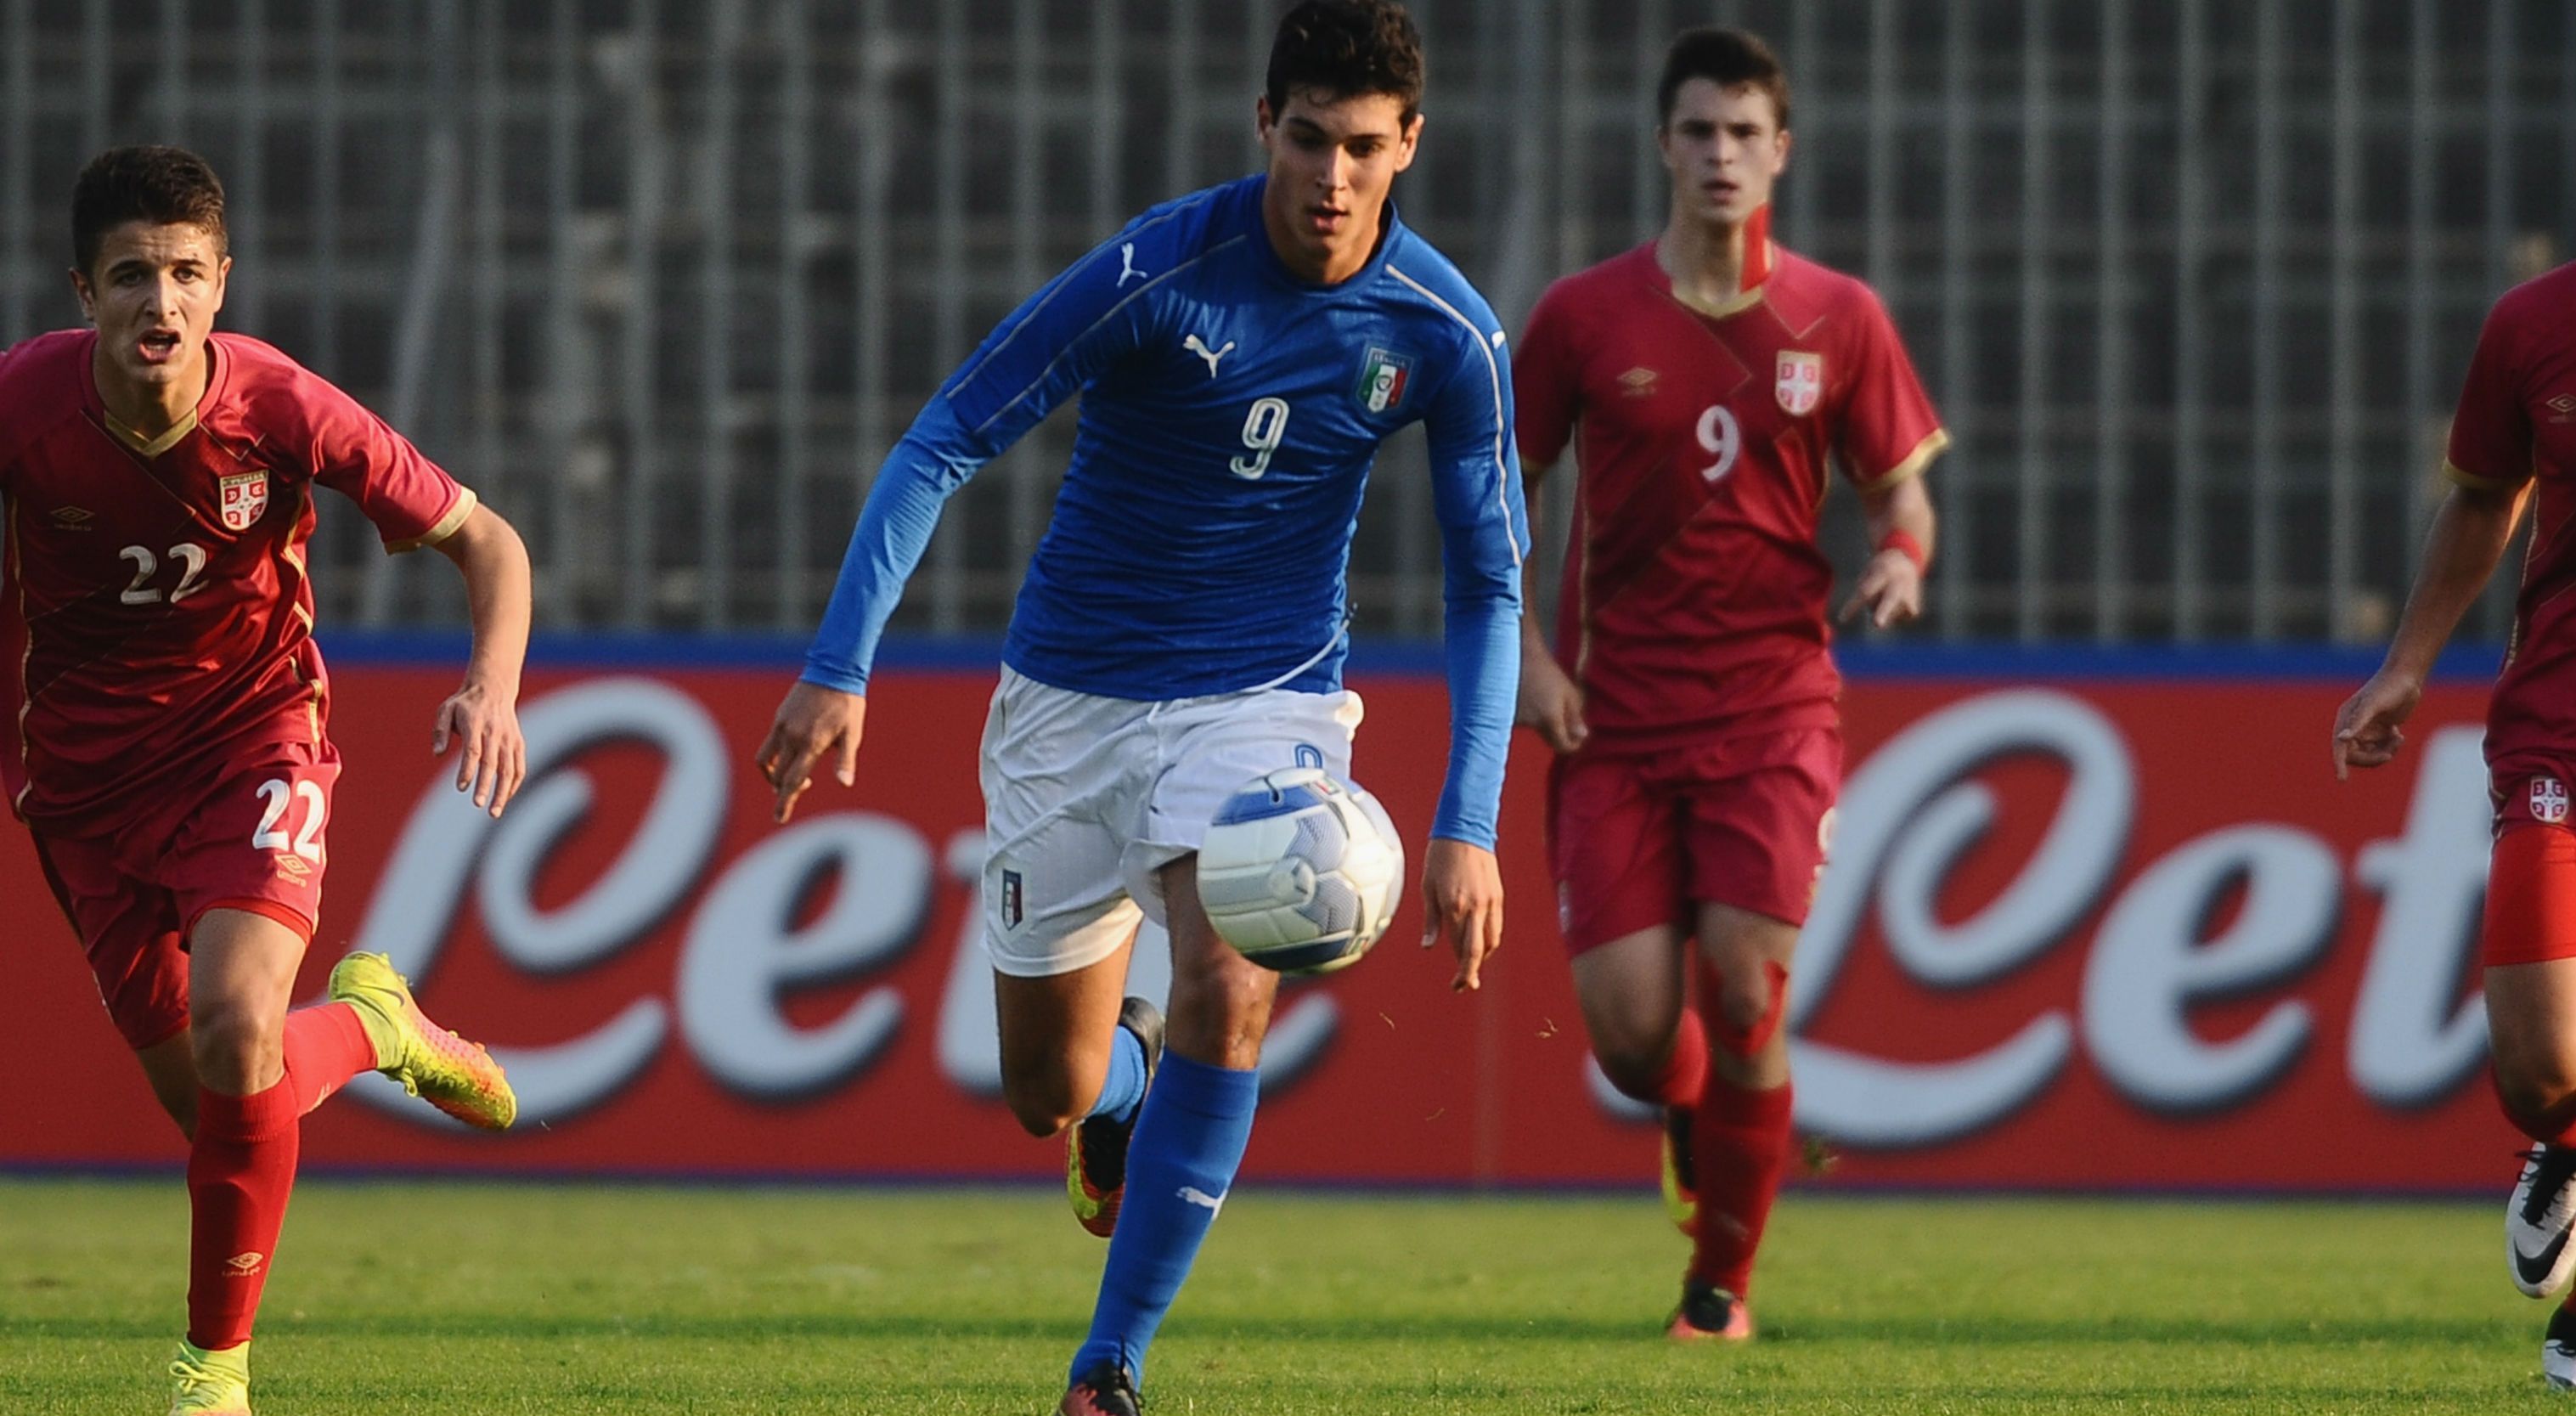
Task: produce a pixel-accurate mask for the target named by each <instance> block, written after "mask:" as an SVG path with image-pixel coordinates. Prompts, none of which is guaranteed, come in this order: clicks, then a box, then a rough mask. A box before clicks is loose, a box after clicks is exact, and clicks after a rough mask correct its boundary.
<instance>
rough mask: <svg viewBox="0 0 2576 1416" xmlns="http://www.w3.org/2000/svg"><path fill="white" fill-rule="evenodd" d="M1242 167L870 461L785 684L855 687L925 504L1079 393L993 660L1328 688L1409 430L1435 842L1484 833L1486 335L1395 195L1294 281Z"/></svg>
mask: <svg viewBox="0 0 2576 1416" xmlns="http://www.w3.org/2000/svg"><path fill="white" fill-rule="evenodd" d="M1265 181H1266V179H1265V178H1263V177H1260V176H1254V177H1249V178H1245V179H1243V180H1241V181H1237V182H1231V183H1228V184H1226V185H1224V186H1221V187H1213V188H1210V189H1208V190H1206V191H1203V192H1197V193H1193V194H1192V195H1190V196H1187V197H1183V198H1181V199H1179V200H1177V201H1173V202H1168V203H1165V204H1164V205H1162V206H1159V207H1156V208H1154V209H1153V210H1151V211H1149V212H1147V213H1146V214H1145V215H1143V216H1142V217H1139V218H1138V219H1137V220H1136V221H1135V222H1133V223H1132V224H1130V225H1129V226H1128V227H1127V228H1126V229H1125V230H1124V231H1121V232H1120V233H1119V234H1118V235H1117V236H1115V237H1112V238H1111V239H1110V240H1109V241H1108V242H1106V243H1105V244H1103V245H1102V246H1100V247H1099V248H1098V249H1097V250H1095V251H1093V252H1092V253H1091V254H1089V255H1088V256H1085V257H1084V258H1083V259H1082V260H1080V261H1078V262H1076V263H1075V264H1074V265H1073V266H1072V267H1070V268H1069V269H1067V270H1066V271H1065V272H1064V273H1063V274H1061V275H1059V276H1057V277H1056V278H1055V279H1054V280H1053V281H1050V282H1049V283H1048V284H1047V285H1046V287H1045V288H1043V289H1041V290H1039V291H1038V292H1037V293H1036V294H1035V295H1033V296H1031V297H1030V298H1029V300H1028V301H1027V303H1025V304H1023V305H1022V306H1021V307H1020V308H1019V309H1018V310H1016V311H1014V312H1013V313H1012V314H1011V316H1010V318H1008V319H1006V320H1004V321H1003V322H1002V324H1001V325H1000V326H999V327H998V328H996V329H995V330H994V331H993V332H992V334H991V335H989V336H987V337H986V338H985V340H984V342H983V344H982V345H981V346H979V347H978V348H977V349H976V351H975V353H974V354H973V356H972V357H970V358H969V359H967V361H966V363H965V364H964V365H963V366H962V367H961V368H959V369H958V370H957V372H956V373H955V374H953V375H951V376H950V377H949V379H948V381H947V382H946V383H945V384H943V385H942V386H941V388H940V390H939V393H938V395H937V396H936V397H934V398H933V399H932V400H931V401H930V404H929V406H928V407H926V408H924V409H923V410H922V413H921V415H920V417H919V418H917V419H916V420H914V422H913V425H912V427H911V428H910V429H909V430H908V431H907V432H906V433H905V434H904V437H903V439H902V440H901V441H900V442H899V443H898V444H897V445H896V447H895V449H894V451H893V453H892V454H891V455H890V456H889V457H888V459H887V462H886V465H885V466H884V468H883V469H882V470H881V471H880V473H879V477H878V481H877V485H876V487H875V489H874V491H873V492H872V493H871V494H870V496H869V498H868V503H867V507H866V509H865V510H864V512H863V513H862V514H861V516H860V519H859V526H858V530H857V532H856V534H855V535H854V536H853V537H852V539H851V544H850V551H849V556H848V558H847V560H846V561H845V562H844V564H843V567H842V574H841V583H840V585H839V587H838V589H837V590H836V591H835V593H834V595H833V599H832V606H831V609H830V610H829V611H828V612H827V614H826V615H825V618H824V622H823V627H822V630H821V632H820V633H819V634H818V635H817V636H816V639H815V643H814V647H813V651H812V653H811V654H809V655H808V657H807V661H806V672H805V678H806V680H807V681H808V682H812V683H817V684H821V685H824V686H826V687H830V688H837V689H842V690H845V691H848V692H853V693H860V692H865V691H866V687H867V670H868V665H869V662H870V660H871V658H872V657H873V654H874V651H875V647H876V642H877V638H878V636H879V635H880V634H881V633H882V631H883V629H884V626H885V622H886V619H887V617H888V616H889V615H891V614H892V613H893V610H894V605H895V601H896V598H897V597H898V596H899V594H900V593H901V589H902V585H903V581H904V579H905V578H906V577H907V576H908V575H909V574H910V573H911V571H912V568H913V566H914V565H915V564H916V563H917V562H918V561H919V559H920V556H921V552H922V550H923V548H924V547H926V546H927V544H928V542H929V539H930V533H931V530H932V529H933V527H934V526H935V525H936V522H937V518H938V512H939V507H940V504H941V503H942V502H943V501H944V500H945V498H946V497H947V496H948V495H949V494H950V493H952V492H953V491H955V490H956V488H957V487H958V486H960V485H962V484H963V483H964V481H965V480H966V478H967V477H969V476H971V475H972V474H973V472H974V471H975V469H976V468H978V467H980V466H982V465H983V464H984V463H985V462H987V461H989V460H991V459H992V458H994V457H995V456H997V455H999V454H1000V453H1001V452H1002V451H1003V450H1004V449H1006V448H1008V447H1009V446H1010V445H1011V444H1012V443H1013V442H1015V441H1017V440H1018V439H1019V437H1020V436H1021V435H1022V434H1024V433H1026V432H1027V431H1028V430H1029V429H1031V428H1033V427H1035V426H1036V425H1037V424H1038V423H1039V422H1040V421H1041V420H1043V419H1044V418H1045V417H1046V416H1047V414H1048V413H1049V412H1050V411H1052V410H1053V409H1054V408H1055V407H1056V405H1058V404H1059V403H1062V402H1063V401H1064V400H1065V399H1066V398H1068V397H1070V396H1072V395H1074V394H1076V393H1079V394H1080V395H1081V398H1082V403H1081V411H1080V418H1079V422H1078V424H1077V426H1076V429H1075V434H1074V451H1073V459H1072V462H1071V464H1070V466H1069V467H1068V468H1067V469H1066V473H1065V480H1064V486H1063V490H1062V491H1061V492H1060V493H1059V494H1058V495H1057V498H1056V505H1055V515H1054V519H1053V521H1052V523H1051V524H1050V525H1049V527H1048V529H1047V533H1046V536H1045V538H1044V539H1043V540H1042V541H1041V542H1040V544H1039V546H1038V550H1037V554H1036V557H1035V558H1034V559H1033V560H1032V562H1031V563H1030V566H1029V572H1028V575H1027V577H1026V579H1025V580H1024V581H1023V582H1022V585H1021V588H1020V596H1019V602H1018V606H1017V608H1016V609H1015V611H1014V613H1013V614H1012V617H1011V627H1010V633H1009V636H1008V639H1007V641H1006V643H1005V646H1004V650H1003V657H1004V659H1005V661H1006V662H1008V663H1009V664H1010V666H1011V667H1012V668H1014V669H1016V670H1018V671H1019V672H1020V673H1022V674H1024V675H1026V676H1028V677H1029V678H1032V679H1035V680H1037V681H1038V682H1040V683H1046V684H1052V685H1054V686H1056V687H1059V688H1064V689H1070V690H1073V691H1076V692H1081V693H1092V694H1100V695H1104V696H1108V697H1115V698H1130V699H1144V700H1164V699H1174V698H1187V697H1196V696H1200V695H1205V694H1215V693H1226V692H1233V691H1238V690H1244V689H1251V688H1257V687H1265V686H1277V687H1287V688H1292V689H1304V690H1310V691H1319V692H1320V691H1327V690H1331V689H1334V688H1337V687H1339V685H1340V681H1341V665H1342V657H1343V653H1344V650H1345V648H1346V644H1347V641H1346V638H1345V635H1344V625H1345V622H1346V620H1347V618H1348V613H1349V611H1348V594H1347V589H1348V585H1347V581H1348V576H1347V571H1348V568H1349V563H1350V548H1351V537H1352V534H1353V531H1354V530H1355V528H1356V527H1357V525H1358V515H1359V506H1360V499H1361V494H1362V492H1363V491H1364V489H1365V487H1366V482H1367V475H1368V468H1369V463H1370V461H1371V459H1372V458H1374V456H1375V455H1376V452H1377V448H1378V445H1379V444H1380V443H1381V442H1383V441H1385V440H1386V438H1387V437H1389V436H1390V435H1392V434H1393V433H1394V432H1395V431H1396V430H1397V429H1399V428H1402V427H1403V426H1405V425H1406V424H1409V423H1413V422H1421V423H1422V424H1423V425H1424V431H1425V433H1426V435H1427V438H1428V441H1429V445H1430V452H1431V476H1432V479H1433V502H1434V505H1435V507H1436V509H1437V514H1438V517H1439V521H1440V526H1441V534H1442V538H1443V566H1444V570H1445V574H1446V590H1447V595H1446V600H1447V609H1448V617H1447V623H1446V638H1447V641H1448V646H1449V653H1448V663H1449V680H1450V692H1451V702H1452V723H1451V728H1452V751H1451V762H1450V768H1451V770H1450V775H1449V783H1448V789H1447V790H1446V791H1445V792H1444V793H1443V795H1442V798H1441V811H1440V816H1439V819H1438V820H1437V821H1435V823H1434V826H1433V834H1435V835H1440V836H1447V837H1452V838H1454V839H1459V840H1465V841H1469V842H1470V843H1473V844H1477V845H1483V846H1488V847H1490V846H1491V845H1492V844H1493V838H1494V825H1495V816H1496V812H1497V809H1498V804H1499V798H1500V795H1501V783H1502V761H1503V756H1504V753H1505V750H1506V745H1507V740H1508V736H1509V732H1510V727H1511V717H1512V702H1513V695H1514V692H1515V689H1516V686H1517V682H1518V677H1519V644H1520V638H1519V636H1520V627H1519V614H1520V580H1521V576H1520V562H1521V557H1522V554H1523V549H1524V547H1525V546H1526V544H1527V541H1528V528H1527V524H1526V521H1525V519H1524V511H1523V507H1522V502H1521V487H1520V468H1519V462H1518V458H1517V454H1516V453H1515V451H1514V450H1513V444H1512V437H1511V426H1512V413H1511V373H1510V369H1509V366H1508V364H1507V362H1506V355H1505V352H1504V348H1503V334H1502V328H1501V326H1500V324H1499V323H1498V322H1497V321H1496V320H1495V318H1494V315H1493V311H1492V310H1490V309H1489V308H1487V307H1486V304H1485V302H1484V300H1483V298H1482V297H1481V296H1479V295H1478V294H1477V293H1476V291H1475V290H1474V288H1473V287H1471V286H1470V285H1468V283H1467V282H1466V280H1465V278H1464V277H1462V276H1460V275H1459V274H1458V271H1457V269H1456V267H1454V266H1452V265H1451V264H1450V263H1449V261H1448V259H1447V258H1446V257H1444V256H1442V255H1441V254H1440V253H1439V252H1438V251H1437V250H1434V249H1433V248H1432V247H1431V246H1430V245H1429V244H1428V243H1427V242H1425V241H1423V240H1422V239H1421V238H1420V237H1418V236H1415V235H1413V234H1412V233H1411V232H1410V231H1408V230H1407V229H1406V228H1405V227H1404V225H1403V223H1402V222H1401V221H1399V220H1398V219H1397V218H1396V215H1395V212H1394V209H1393V208H1392V206H1390V207H1389V208H1388V210H1387V216H1386V226H1387V229H1386V232H1385V235H1384V238H1383V239H1382V240H1381V241H1380V242H1379V244H1378V249H1377V252H1376V254H1375V255H1374V256H1372V257H1371V259H1370V261H1369V263H1368V264H1367V266H1366V267H1364V268H1363V269H1362V270H1361V271H1360V272H1359V273H1358V274H1356V275H1354V276H1352V277H1351V278H1350V279H1348V280H1344V281H1341V282H1339V283H1338V284H1334V285H1329V286H1321V285H1314V284H1310V283H1307V282H1305V281H1303V280H1300V279H1299V278H1297V276H1295V275H1294V274H1293V273H1291V272H1290V271H1289V270H1288V268H1287V267H1286V266H1285V265H1284V264H1283V263H1282V262H1281V261H1280V259H1279V256H1278V253H1277V252H1276V251H1275V250H1274V249H1273V248H1272V246H1271V244H1270V240H1269V237H1268V235H1267V233H1266V232H1265V230H1264V228H1263V226H1262V221H1261V197H1262V191H1263V187H1264V184H1265Z"/></svg>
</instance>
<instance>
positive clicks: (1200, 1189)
mask: <svg viewBox="0 0 2576 1416" xmlns="http://www.w3.org/2000/svg"><path fill="white" fill-rule="evenodd" d="M1260 1097H1261V1074H1260V1073H1258V1072H1254V1071H1250V1070H1246V1071H1240V1072H1238V1071H1235V1070H1233V1069H1232V1068H1228V1067H1211V1066H1209V1065H1207V1064H1206V1063H1204V1062H1193V1061H1191V1060H1190V1059H1189V1058H1186V1057H1183V1056H1180V1055H1178V1054H1176V1053H1170V1052H1167V1053H1164V1054H1163V1068H1162V1071H1161V1072H1160V1073H1158V1074H1157V1075H1156V1076H1155V1078H1154V1088H1153V1090H1152V1091H1151V1092H1149V1093H1148V1094H1147V1095H1146V1097H1145V1104H1144V1107H1143V1110H1142V1113H1141V1114H1140V1115H1139V1116H1138V1117H1137V1119H1136V1135H1135V1138H1134V1139H1133V1140H1131V1141H1129V1142H1128V1143H1127V1198H1126V1200H1125V1201H1124V1202H1123V1203H1122V1205H1121V1207H1120V1209H1119V1211H1118V1232H1117V1233H1116V1234H1113V1235H1111V1236H1110V1239H1109V1264H1108V1267H1107V1268H1106V1269H1104V1270H1103V1271H1102V1273H1101V1275H1100V1300H1099V1303H1098V1305H1097V1306H1096V1307H1094V1308H1093V1309H1092V1312H1091V1336H1090V1338H1089V1339H1088V1340H1087V1341H1085V1342H1084V1343H1083V1344H1082V1350H1081V1351H1079V1352H1076V1353H1075V1354H1074V1355H1073V1372H1072V1376H1071V1378H1069V1379H1070V1380H1080V1379H1081V1377H1082V1376H1083V1374H1084V1373H1086V1372H1089V1371H1091V1370H1092V1369H1093V1368H1094V1367H1098V1366H1101V1365H1103V1364H1106V1363H1111V1362H1114V1363H1117V1364H1118V1365H1119V1366H1122V1367H1125V1368H1126V1369H1127V1370H1128V1371H1129V1372H1131V1373H1133V1374H1135V1377H1136V1380H1137V1382H1138V1383H1139V1384H1142V1383H1143V1381H1144V1380H1145V1346H1146V1344H1148V1343H1150V1342H1152V1341H1153V1340H1154V1329H1156V1328H1158V1327H1161V1326H1162V1325H1163V1314H1164V1313H1165V1312H1167V1311H1169V1310H1170V1309H1171V1306H1172V1299H1173V1297H1174V1296H1176V1295H1177V1294H1179V1293H1180V1291H1181V1280H1182V1279H1184V1278H1187V1277H1189V1273H1190V1261H1191V1260H1193V1259H1195V1258H1197V1257H1198V1252H1199V1241H1201V1240H1203V1239H1205V1238H1207V1232H1208V1226H1209V1225H1211V1224H1214V1223H1215V1222H1216V1212H1217V1207H1218V1206H1219V1205H1222V1204H1223V1203H1225V1192H1226V1191H1227V1190H1228V1189H1230V1188H1232V1186H1233V1184H1234V1171H1235V1167H1236V1166H1238V1165H1241V1164H1242V1163H1243V1147H1244V1144H1245V1142H1247V1141H1249V1140H1251V1139H1252V1108H1253V1104H1254V1103H1255V1102H1257V1101H1259V1100H1260Z"/></svg>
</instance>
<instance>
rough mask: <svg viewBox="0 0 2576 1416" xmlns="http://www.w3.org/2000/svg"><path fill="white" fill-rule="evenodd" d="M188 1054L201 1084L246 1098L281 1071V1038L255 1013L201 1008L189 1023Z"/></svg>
mask: <svg viewBox="0 0 2576 1416" xmlns="http://www.w3.org/2000/svg"><path fill="white" fill-rule="evenodd" d="M189 1051H190V1053H191V1054H192V1056H193V1058H194V1060H195V1062H196V1064H197V1078H198V1080H199V1081H200V1082H201V1083H203V1084H204V1085H206V1086H209V1087H212V1088H214V1089H215V1090H217V1091H222V1092H230V1093H233V1094H235V1095H246V1094H248V1093H249V1092H251V1091H253V1090H255V1089H257V1088H258V1087H259V1086H260V1085H261V1084H262V1083H263V1082H266V1081H273V1080H275V1078H276V1076H277V1074H278V1072H279V1071H280V1070H282V1068H283V1064H284V1055H285V1039H284V1038H283V1037H281V1036H280V1035H279V1030H278V1029H277V1028H276V1027H274V1026H272V1025H271V1023H270V1020H268V1019H266V1018H263V1017H261V1016H260V1015H259V1014H258V1013H257V1011H256V1010H253V1009H248V1008H221V1007H217V1008H204V1009H200V1010H199V1011H198V1012H197V1014H196V1016H195V1017H194V1018H193V1019H191V1020H190V1033H189Z"/></svg>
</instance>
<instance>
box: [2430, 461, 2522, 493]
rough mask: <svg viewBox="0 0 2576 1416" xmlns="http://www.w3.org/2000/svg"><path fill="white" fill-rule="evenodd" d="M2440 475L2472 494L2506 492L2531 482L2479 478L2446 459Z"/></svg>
mask: <svg viewBox="0 0 2576 1416" xmlns="http://www.w3.org/2000/svg"><path fill="white" fill-rule="evenodd" d="M2442 475H2443V476H2445V477H2448V478H2450V479H2451V480H2452V481H2453V482H2455V483H2458V484H2459V485H2460V486H2463V487H2466V488H2468V489H2469V490H2470V491H2473V492H2501V491H2507V490H2510V489H2512V488H2514V487H2519V486H2521V485H2522V484H2523V483H2525V482H2528V481H2530V480H2531V479H2530V478H2529V477H2518V478H2513V479H2510V480H2508V479H2506V478H2503V477H2481V476H2479V475H2478V474H2477V473H2475V472H2472V471H2470V470H2468V469H2467V468H2465V467H2462V466H2461V465H2460V464H2458V463H2456V462H2453V461H2452V460H2451V459H2449V458H2447V457H2445V458H2443V459H2442Z"/></svg>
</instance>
